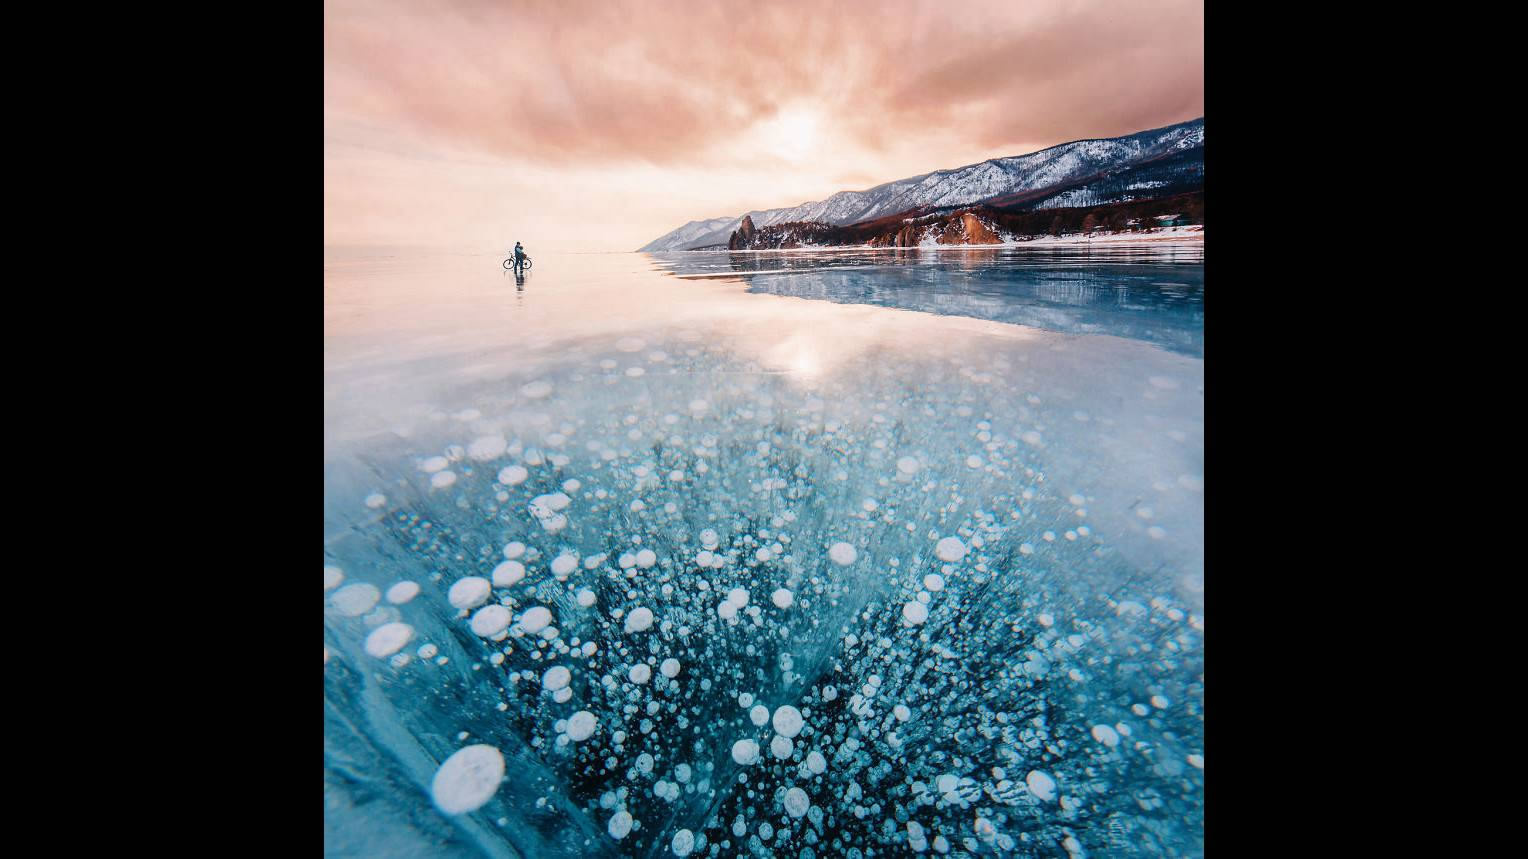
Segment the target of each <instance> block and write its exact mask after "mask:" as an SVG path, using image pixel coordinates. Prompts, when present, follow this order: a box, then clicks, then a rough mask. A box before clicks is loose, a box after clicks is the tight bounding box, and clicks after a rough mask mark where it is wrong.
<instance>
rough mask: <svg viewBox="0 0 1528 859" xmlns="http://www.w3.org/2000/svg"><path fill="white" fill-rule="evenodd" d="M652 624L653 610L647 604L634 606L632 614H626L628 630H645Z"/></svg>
mask: <svg viewBox="0 0 1528 859" xmlns="http://www.w3.org/2000/svg"><path fill="white" fill-rule="evenodd" d="M652 625H653V612H652V609H650V608H648V607H646V606H639V607H637V608H634V609H632V611H631V614H628V615H626V631H627V632H645V631H646V630H647V629H648V628H649V627H651V626H652Z"/></svg>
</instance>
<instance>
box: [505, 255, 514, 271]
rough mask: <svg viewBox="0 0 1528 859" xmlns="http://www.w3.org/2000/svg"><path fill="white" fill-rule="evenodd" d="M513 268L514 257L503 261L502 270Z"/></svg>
mask: <svg viewBox="0 0 1528 859" xmlns="http://www.w3.org/2000/svg"><path fill="white" fill-rule="evenodd" d="M514 267H515V258H514V257H510V258H509V259H507V260H505V261H504V268H505V269H511V268H514Z"/></svg>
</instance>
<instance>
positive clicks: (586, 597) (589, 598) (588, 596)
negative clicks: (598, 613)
mask: <svg viewBox="0 0 1528 859" xmlns="http://www.w3.org/2000/svg"><path fill="white" fill-rule="evenodd" d="M577 599H578V604H579V605H580V606H582V607H584V608H588V607H590V606H592V605H594V591H591V590H589V589H588V588H580V589H579V591H578V597H577Z"/></svg>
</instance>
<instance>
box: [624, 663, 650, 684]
mask: <svg viewBox="0 0 1528 859" xmlns="http://www.w3.org/2000/svg"><path fill="white" fill-rule="evenodd" d="M626 676H627V677H629V678H631V682H633V683H636V684H637V685H639V686H640V685H643V684H645V683H647V681H649V680H651V679H652V677H653V670H652V669H651V668H648V667H647V663H645V662H638V663H637V664H636V665H633V666H631V671H629V672H627V674H626Z"/></svg>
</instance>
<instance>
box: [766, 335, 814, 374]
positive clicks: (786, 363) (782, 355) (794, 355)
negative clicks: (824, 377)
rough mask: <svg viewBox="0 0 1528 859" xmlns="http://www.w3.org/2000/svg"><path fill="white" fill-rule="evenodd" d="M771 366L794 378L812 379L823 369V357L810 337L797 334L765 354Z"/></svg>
mask: <svg viewBox="0 0 1528 859" xmlns="http://www.w3.org/2000/svg"><path fill="white" fill-rule="evenodd" d="M765 360H766V361H767V362H768V365H769V366H772V367H774V368H776V369H777V370H783V371H784V372H786V373H788V374H789V375H791V376H792V377H794V378H797V379H800V380H802V381H811V380H813V379H815V378H817V376H818V375H819V374H821V373H822V371H823V358H822V355H821V353H820V352H819V351H818V349H817V347H816V345H815V344H814V343H813V342H812V341H811V339H809V338H808V337H805V336H802V335H797V336H795V337H791V338H790V339H788V340H785V341H784V342H782V343H780V344H778V345H777V346H775V347H774V348H773V349H771V350H769V353H768V354H767V355H766V356H765Z"/></svg>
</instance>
